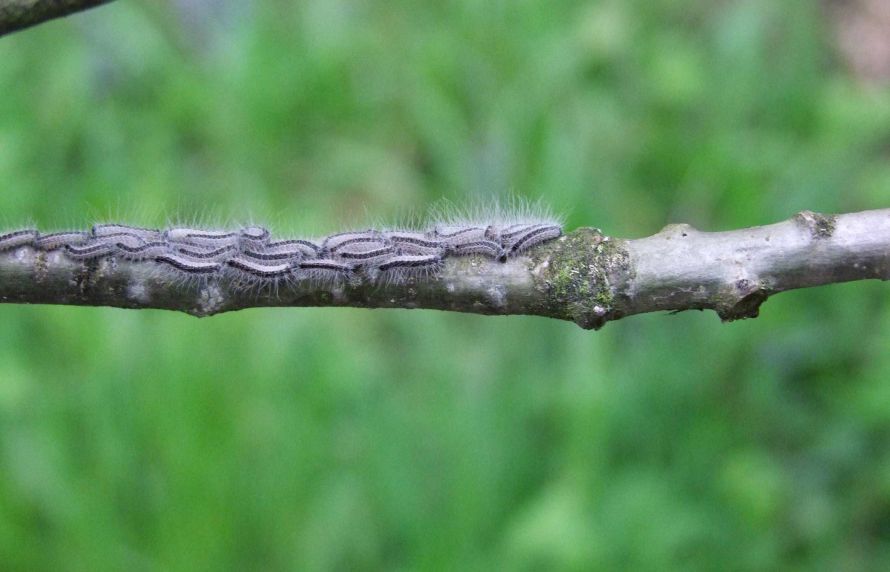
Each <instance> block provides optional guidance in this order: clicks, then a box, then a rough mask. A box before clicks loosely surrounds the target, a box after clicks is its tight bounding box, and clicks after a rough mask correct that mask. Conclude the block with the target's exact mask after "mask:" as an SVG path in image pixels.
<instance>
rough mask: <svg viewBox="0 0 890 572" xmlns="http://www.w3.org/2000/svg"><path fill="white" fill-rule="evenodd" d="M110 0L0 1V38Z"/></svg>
mask: <svg viewBox="0 0 890 572" xmlns="http://www.w3.org/2000/svg"><path fill="white" fill-rule="evenodd" d="M110 1H111V0H0V36H3V35H5V34H9V33H11V32H15V31H17V30H23V29H25V28H29V27H31V26H36V25H37V24H40V23H42V22H46V21H47V20H52V19H54V18H61V17H62V16H67V15H69V14H73V13H74V12H80V11H81V10H86V9H88V8H93V7H94V6H99V5H100V4H107V3H108V2H110Z"/></svg>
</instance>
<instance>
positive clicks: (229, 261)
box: [0, 220, 562, 284]
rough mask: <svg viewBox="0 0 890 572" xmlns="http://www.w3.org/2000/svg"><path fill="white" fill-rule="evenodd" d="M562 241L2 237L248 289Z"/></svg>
mask: <svg viewBox="0 0 890 572" xmlns="http://www.w3.org/2000/svg"><path fill="white" fill-rule="evenodd" d="M561 235H562V227H561V225H560V224H558V223H557V222H555V221H553V220H522V221H518V222H516V221H511V222H507V223H501V224H488V223H486V224H475V223H471V222H455V223H439V224H435V225H432V226H431V227H430V228H427V229H425V230H373V229H368V230H360V231H350V232H340V233H336V234H332V235H329V236H326V237H323V238H321V239H316V240H308V239H302V238H293V239H284V240H273V238H272V236H271V233H270V232H269V231H268V230H267V229H265V228H263V227H260V226H246V227H242V228H240V229H238V230H206V229H199V228H185V227H174V228H169V229H167V230H160V229H149V228H140V227H136V226H128V225H123V224H97V225H94V226H93V227H92V229H91V230H90V231H89V232H76V231H73V232H54V233H49V234H44V233H40V232H38V231H37V230H34V229H22V230H16V231H12V232H7V233H4V234H0V252H3V251H8V250H11V249H14V248H19V247H23V246H30V247H32V248H35V249H37V250H40V251H55V250H59V251H62V252H63V253H64V254H65V255H66V256H67V257H69V258H71V259H74V260H91V259H98V258H104V257H116V258H120V259H124V260H130V261H151V262H154V263H157V264H160V265H163V266H165V267H167V268H169V269H172V270H173V271H175V272H178V273H181V274H182V275H183V276H184V277H212V276H222V277H226V278H229V279H231V280H235V281H239V282H241V283H248V284H269V283H274V284H277V283H278V282H279V281H292V280H318V281H351V282H354V281H356V280H359V281H368V282H378V283H400V282H404V281H406V280H409V279H415V280H416V279H425V278H430V277H434V276H435V275H436V274H437V273H438V272H439V271H440V270H441V268H442V265H443V262H444V260H445V258H446V257H449V256H468V255H477V256H481V257H485V258H489V259H492V260H497V261H500V262H504V261H506V260H507V259H508V258H510V257H512V256H516V255H517V254H520V253H522V252H524V251H526V250H528V249H530V248H532V247H534V246H536V245H538V244H541V243H542V242H545V241H548V240H552V239H554V238H557V237H559V236H561Z"/></svg>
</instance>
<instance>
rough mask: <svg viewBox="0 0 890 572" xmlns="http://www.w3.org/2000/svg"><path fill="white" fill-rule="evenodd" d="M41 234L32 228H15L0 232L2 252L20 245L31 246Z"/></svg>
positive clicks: (0, 250) (0, 248)
mask: <svg viewBox="0 0 890 572" xmlns="http://www.w3.org/2000/svg"><path fill="white" fill-rule="evenodd" d="M39 235H40V233H39V232H37V231H36V230H32V229H25V230H14V231H12V232H7V233H5V234H0V252H3V251H4V250H11V249H13V248H18V247H20V246H31V245H33V244H34V241H35V240H36V239H37V237H38V236H39Z"/></svg>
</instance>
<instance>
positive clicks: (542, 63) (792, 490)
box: [0, 0, 890, 571]
mask: <svg viewBox="0 0 890 572" xmlns="http://www.w3.org/2000/svg"><path fill="white" fill-rule="evenodd" d="M180 4H182V5H185V4H188V3H163V4H158V3H153V2H135V1H130V2H116V3H112V4H110V5H108V6H106V7H102V8H99V9H96V10H93V11H90V12H88V13H84V14H81V15H78V16H75V17H72V18H68V19H65V20H61V21H57V22H53V23H49V24H46V25H43V26H40V27H38V28H34V29H33V30H29V31H26V32H23V33H20V34H15V35H12V36H9V37H7V38H4V39H2V40H0V86H2V88H0V89H2V94H3V95H2V98H0V100H2V104H0V221H2V222H3V223H4V224H14V223H20V222H22V221H26V220H27V221H31V222H34V223H36V224H39V225H40V226H41V227H42V228H56V227H67V226H84V225H86V224H88V223H89V222H90V221H92V220H93V219H95V218H101V217H104V218H109V217H112V218H114V217H122V218H125V219H127V220H130V221H133V222H140V223H145V224H162V223H164V222H165V221H167V220H169V219H176V218H185V219H191V218H194V217H203V218H210V219H219V220H243V219H244V218H246V217H253V218H255V219H256V220H259V221H267V222H269V223H270V224H272V225H273V226H274V227H275V228H276V229H277V230H279V231H283V232H288V231H304V232H305V231H320V230H327V229H331V228H337V227H339V226H340V225H341V224H343V221H344V220H345V221H349V220H355V219H356V217H361V216H363V215H365V214H366V213H367V214H368V215H370V216H372V217H375V218H387V217H394V216H399V215H403V214H404V213H405V211H406V210H409V209H413V210H417V211H422V210H423V209H424V208H426V207H427V206H429V205H431V204H433V203H435V202H436V201H438V200H440V199H442V198H447V199H450V200H452V201H454V202H457V203H462V202H465V201H469V200H479V199H485V198H486V197H490V196H493V195H505V194H508V193H515V194H520V195H524V196H528V197H531V198H537V197H541V198H543V199H544V200H545V201H546V202H548V203H549V204H551V205H552V206H553V207H554V208H555V209H556V210H558V211H560V212H564V213H566V215H567V219H568V226H569V227H575V226H580V225H592V226H598V227H601V228H602V229H603V230H604V231H605V232H606V233H609V234H612V235H616V236H628V237H631V236H643V235H647V234H651V233H653V232H655V231H656V230H658V229H659V228H660V227H661V226H662V225H664V224H666V223H668V222H689V223H691V224H693V225H694V226H696V227H699V228H702V229H706V230H717V229H728V228H735V227H741V226H748V225H755V224H766V223H771V222H776V221H778V220H781V219H784V218H787V217H789V216H790V215H792V214H793V213H794V212H796V211H798V210H801V209H812V210H818V211H827V212H845V211H856V210H862V209H867V208H881V207H887V206H890V202H888V199H890V163H888V162H887V158H886V155H887V151H886V146H887V134H888V133H890V93H888V92H887V91H886V90H879V89H869V88H864V87H862V86H860V85H858V84H857V83H856V81H855V80H854V79H853V78H851V77H849V76H848V75H847V74H846V72H845V70H844V68H843V67H842V65H841V64H840V62H839V61H838V58H837V56H836V55H835V52H834V51H833V47H832V44H831V34H830V26H829V23H828V22H827V21H825V20H824V14H823V13H822V12H820V10H819V9H818V8H817V7H816V6H815V4H816V3H788V2H772V1H768V0H755V1H752V2H736V3H713V2H704V1H698V0H690V1H681V2H676V1H667V0H657V1H646V2H644V1H631V2H618V1H614V2H546V1H544V0H539V1H538V0H536V1H532V0H520V1H516V2H476V1H471V0H463V1H454V2H440V3H435V2H430V3H420V2H407V1H403V0H402V1H398V0H397V1H395V2H332V1H331V0H314V1H310V2H301V3H275V2H257V3H255V4H254V5H253V6H252V7H249V8H244V7H240V6H241V4H242V3H240V2H220V3H215V4H217V5H223V6H226V8H225V9H222V10H221V12H222V14H221V15H220V17H219V18H216V19H214V18H209V17H203V18H198V22H200V25H196V24H194V23H191V24H189V23H188V22H189V20H188V19H187V18H185V17H184V16H183V15H182V14H181V13H180V12H178V11H177V8H176V6H178V5H180ZM198 4H200V3H198ZM888 294H890V293H888V287H887V285H885V284H880V283H858V284H846V285H835V286H830V287H825V288H820V289H814V290H811V291H801V292H794V293H788V294H783V295H781V296H778V297H776V298H774V299H771V300H770V301H769V302H768V303H767V304H765V305H764V307H763V308H762V312H761V313H762V316H761V317H760V318H759V319H757V320H751V321H745V322H738V323H733V324H730V325H721V324H720V323H719V321H718V320H717V318H716V317H715V316H714V314H713V313H706V314H705V313H686V314H681V315H676V316H664V315H648V316H639V317H634V318H630V319H627V320H623V321H620V322H617V323H613V324H609V325H608V326H607V327H606V328H605V329H604V330H603V331H600V332H595V333H594V332H587V331H582V330H580V329H579V328H577V327H576V326H574V325H572V324H569V323H560V322H555V321H548V320H545V319H538V318H526V317H509V318H490V317H481V316H471V315H457V314H454V315H452V314H447V313H441V312H433V311H410V312H409V311H402V310H392V311H382V310H381V311H366V310H351V309H261V310H260V309H257V310H249V311H244V312H239V313H237V314H229V315H222V316H217V317H214V318H209V319H202V320H197V319H194V318H190V317H187V316H184V315H183V316H180V315H176V314H172V313H164V312H156V311H141V312H137V311H124V310H114V309H104V308H64V307H36V306H34V307H26V306H0V562H2V563H3V564H2V568H3V569H4V570H35V569H36V570H60V569H64V570H84V571H87V570H90V571H92V570H113V569H131V570H228V569H237V570H244V569H272V570H287V569H290V570H341V569H397V570H415V569H420V570H441V569H451V570H465V569H470V570H491V569H503V568H508V569H515V570H590V569H600V570H615V569H633V570H647V569H648V570H671V569H676V570H727V569H729V570H764V569H772V570H775V569H789V570H813V569H817V570H838V569H843V570H879V569H885V568H887V567H888V566H890V431H888V429H890V383H888V379H890V352H888V351H887V348H888V347H890V304H888V300H890V295H888Z"/></svg>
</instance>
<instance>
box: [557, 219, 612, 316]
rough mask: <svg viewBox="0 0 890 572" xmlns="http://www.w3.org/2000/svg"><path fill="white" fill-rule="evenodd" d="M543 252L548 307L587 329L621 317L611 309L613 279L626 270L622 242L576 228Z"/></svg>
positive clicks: (586, 229) (590, 229)
mask: <svg viewBox="0 0 890 572" xmlns="http://www.w3.org/2000/svg"><path fill="white" fill-rule="evenodd" d="M542 250H546V252H545V253H542V255H543V256H545V257H546V258H547V260H548V264H547V268H546V271H545V272H544V274H543V276H542V279H543V282H544V283H545V284H546V290H547V293H548V300H547V305H548V306H549V307H551V308H555V309H561V311H562V312H563V313H564V315H563V317H564V318H565V319H570V320H573V321H574V322H575V323H576V324H578V325H579V326H581V327H582V328H584V329H588V330H590V329H594V330H598V329H600V328H601V327H603V326H604V325H605V324H606V322H608V321H609V320H613V319H617V318H619V317H620V316H618V315H617V314H616V312H615V308H614V292H613V289H612V282H613V279H612V277H613V276H615V275H616V274H618V273H626V272H627V271H628V269H629V264H628V260H629V257H628V253H627V250H626V249H625V248H624V241H622V240H619V239H615V238H612V237H609V236H604V235H603V233H602V232H601V231H600V230H599V229H596V228H579V229H577V230H575V231H574V232H572V233H570V234H568V235H567V236H565V237H564V238H563V239H562V240H560V241H558V242H557V243H555V244H554V245H553V246H551V247H549V248H546V249H542Z"/></svg>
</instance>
